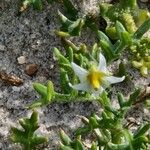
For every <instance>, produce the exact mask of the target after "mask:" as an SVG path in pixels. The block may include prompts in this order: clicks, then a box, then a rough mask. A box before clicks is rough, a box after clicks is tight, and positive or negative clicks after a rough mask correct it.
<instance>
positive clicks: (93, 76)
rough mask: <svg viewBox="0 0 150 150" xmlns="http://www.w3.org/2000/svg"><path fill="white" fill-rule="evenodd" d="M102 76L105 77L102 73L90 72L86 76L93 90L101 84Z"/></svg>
mask: <svg viewBox="0 0 150 150" xmlns="http://www.w3.org/2000/svg"><path fill="white" fill-rule="evenodd" d="M104 76H106V74H105V73H104V72H100V71H91V72H90V73H89V74H88V76H87V79H88V81H89V82H90V84H91V86H92V88H94V90H98V89H99V88H100V86H101V84H102V80H103V78H104Z"/></svg>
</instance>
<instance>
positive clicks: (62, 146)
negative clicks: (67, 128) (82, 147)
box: [60, 143, 74, 150]
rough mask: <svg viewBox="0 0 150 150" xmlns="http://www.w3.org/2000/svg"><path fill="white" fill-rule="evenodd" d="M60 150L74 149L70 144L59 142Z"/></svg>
mask: <svg viewBox="0 0 150 150" xmlns="http://www.w3.org/2000/svg"><path fill="white" fill-rule="evenodd" d="M60 150H74V149H73V148H71V147H70V146H65V145H64V144H62V143H60Z"/></svg>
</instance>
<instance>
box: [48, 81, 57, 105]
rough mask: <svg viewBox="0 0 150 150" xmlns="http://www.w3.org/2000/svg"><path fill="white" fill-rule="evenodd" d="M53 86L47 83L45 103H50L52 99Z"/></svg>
mask: <svg viewBox="0 0 150 150" xmlns="http://www.w3.org/2000/svg"><path fill="white" fill-rule="evenodd" d="M54 94H55V91H54V86H53V83H52V82H51V81H48V83H47V99H46V101H47V102H46V103H48V102H50V101H51V100H52V98H54Z"/></svg>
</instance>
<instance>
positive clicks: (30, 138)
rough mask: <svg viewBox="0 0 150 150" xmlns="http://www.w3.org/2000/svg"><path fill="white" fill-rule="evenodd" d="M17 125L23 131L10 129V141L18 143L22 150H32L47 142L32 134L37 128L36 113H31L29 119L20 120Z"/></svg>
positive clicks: (43, 138) (44, 138) (14, 128)
mask: <svg viewBox="0 0 150 150" xmlns="http://www.w3.org/2000/svg"><path fill="white" fill-rule="evenodd" d="M19 123H20V125H21V127H22V128H23V129H18V128H16V127H11V132H12V134H11V140H12V141H13V142H14V143H20V144H21V145H22V146H23V149H24V150H34V149H35V148H36V147H37V145H39V144H42V143H44V142H47V138H46V137H42V136H38V135H36V134H35V133H34V132H35V131H36V130H37V129H38V128H39V125H38V113H37V111H33V113H32V115H31V117H30V118H22V119H20V120H19Z"/></svg>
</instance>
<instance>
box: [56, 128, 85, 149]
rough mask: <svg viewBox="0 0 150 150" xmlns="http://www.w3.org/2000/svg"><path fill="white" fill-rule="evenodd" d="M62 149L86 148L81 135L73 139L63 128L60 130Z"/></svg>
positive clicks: (60, 147)
mask: <svg viewBox="0 0 150 150" xmlns="http://www.w3.org/2000/svg"><path fill="white" fill-rule="evenodd" d="M60 138H61V142H60V146H59V149H60V150H84V149H85V148H84V145H83V143H82V142H81V139H80V137H77V138H76V139H75V140H71V139H70V138H69V136H68V135H67V134H66V133H65V132H64V131H63V130H62V129H61V130H60Z"/></svg>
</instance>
